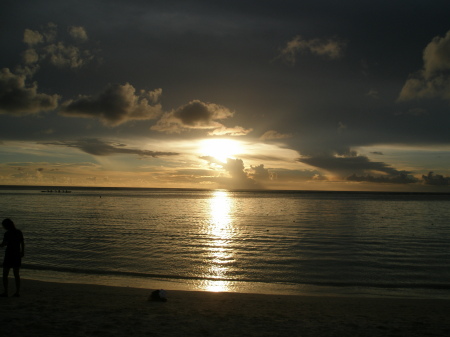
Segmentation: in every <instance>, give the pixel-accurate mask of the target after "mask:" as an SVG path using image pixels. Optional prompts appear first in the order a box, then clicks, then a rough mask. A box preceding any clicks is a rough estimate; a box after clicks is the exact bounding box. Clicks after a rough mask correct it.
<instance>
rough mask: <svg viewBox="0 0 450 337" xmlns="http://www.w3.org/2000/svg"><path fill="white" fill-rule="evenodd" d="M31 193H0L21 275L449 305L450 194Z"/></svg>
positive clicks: (37, 190) (0, 212) (0, 210)
mask: <svg viewBox="0 0 450 337" xmlns="http://www.w3.org/2000/svg"><path fill="white" fill-rule="evenodd" d="M41 190H42V188H34V189H31V188H30V189H12V188H10V189H7V188H3V189H0V216H1V217H2V218H5V217H11V218H12V219H13V220H14V221H15V222H16V225H17V227H18V228H20V229H22V230H23V232H24V235H25V238H26V257H25V259H24V261H23V262H24V265H23V272H22V274H23V276H24V277H25V278H26V277H28V278H34V279H41V280H52V281H54V280H56V281H60V282H61V281H62V282H86V283H99V284H113V285H122V286H123V285H126V286H138V287H148V288H166V289H188V290H209V291H237V292H262V293H290V294H304V293H308V294H317V293H319V294H321V293H331V294H337V295H340V294H352V295H370V296H373V295H375V296H425V297H445V298H450V282H449V281H450V249H449V247H450V195H419V194H416V195H415V194H380V193H372V194H371V193H305V192H303V193H302V192H275V191H271V192H269V191H267V192H229V191H190V190H152V189H143V190H136V189H134V190H127V189H101V190H100V189H72V192H71V193H55V192H52V193H49V192H41Z"/></svg>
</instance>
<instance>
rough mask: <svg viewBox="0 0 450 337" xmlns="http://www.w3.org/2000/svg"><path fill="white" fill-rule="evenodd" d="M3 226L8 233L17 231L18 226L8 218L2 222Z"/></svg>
mask: <svg viewBox="0 0 450 337" xmlns="http://www.w3.org/2000/svg"><path fill="white" fill-rule="evenodd" d="M2 226H3V228H4V229H6V230H7V231H9V230H11V229H16V226H15V225H14V222H13V221H12V220H11V219H8V218H7V219H5V220H3V221H2Z"/></svg>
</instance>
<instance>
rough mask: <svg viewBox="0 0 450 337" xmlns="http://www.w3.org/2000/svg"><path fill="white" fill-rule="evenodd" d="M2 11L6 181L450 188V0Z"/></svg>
mask: <svg viewBox="0 0 450 337" xmlns="http://www.w3.org/2000/svg"><path fill="white" fill-rule="evenodd" d="M0 8H1V10H0V25H1V26H0V43H1V50H2V52H1V53H0V185H46V186H102V187H103V186H111V187H155V188H207V189H216V188H217V189H289V190H333V191H334V190H343V191H347V190H351V191H408V192H450V132H449V126H450V20H449V15H450V2H449V1H439V0H436V1H392V0H389V1H385V0H379V1H360V0H359V1H356V0H354V1H353V0H351V1H331V0H328V1H323V0H314V1H310V0H306V1H290V0H283V1H268V0H259V1H245V0H240V1H237V0H228V1H203V0H164V1H151V0H127V1H123V0H108V1H106V0H105V1H101V0H89V1H84V0H77V1H72V0H66V1H54V0H44V1H23V0H15V1H10V0H6V1H2V4H1V5H0Z"/></svg>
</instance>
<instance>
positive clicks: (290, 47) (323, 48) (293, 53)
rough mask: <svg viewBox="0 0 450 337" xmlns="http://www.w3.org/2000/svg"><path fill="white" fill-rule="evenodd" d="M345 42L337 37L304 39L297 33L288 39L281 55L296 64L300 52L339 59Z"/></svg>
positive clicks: (280, 56)
mask: <svg viewBox="0 0 450 337" xmlns="http://www.w3.org/2000/svg"><path fill="white" fill-rule="evenodd" d="M344 47H345V43H344V42H343V41H340V40H337V39H310V40H306V39H303V38H302V37H301V36H300V35H297V36H296V37H294V38H293V39H292V40H290V41H288V42H287V44H286V47H284V48H283V49H282V50H281V52H280V55H279V58H281V59H282V60H284V61H285V62H287V63H289V64H291V65H294V64H295V63H296V61H297V55H298V54H299V53H305V52H309V53H311V54H315V55H319V56H324V57H326V58H329V59H337V58H339V57H341V56H342V53H343V49H344Z"/></svg>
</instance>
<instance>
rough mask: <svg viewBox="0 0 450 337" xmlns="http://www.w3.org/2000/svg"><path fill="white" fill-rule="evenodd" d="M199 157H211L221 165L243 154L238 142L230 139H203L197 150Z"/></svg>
mask: <svg viewBox="0 0 450 337" xmlns="http://www.w3.org/2000/svg"><path fill="white" fill-rule="evenodd" d="M199 152H200V155H201V156H209V157H213V158H215V159H217V160H219V161H221V162H222V163H226V162H227V158H234V156H236V155H237V154H240V153H242V152H243V149H242V146H241V144H240V142H238V141H237V140H232V139H205V140H202V141H201V142H200V149H199Z"/></svg>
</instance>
